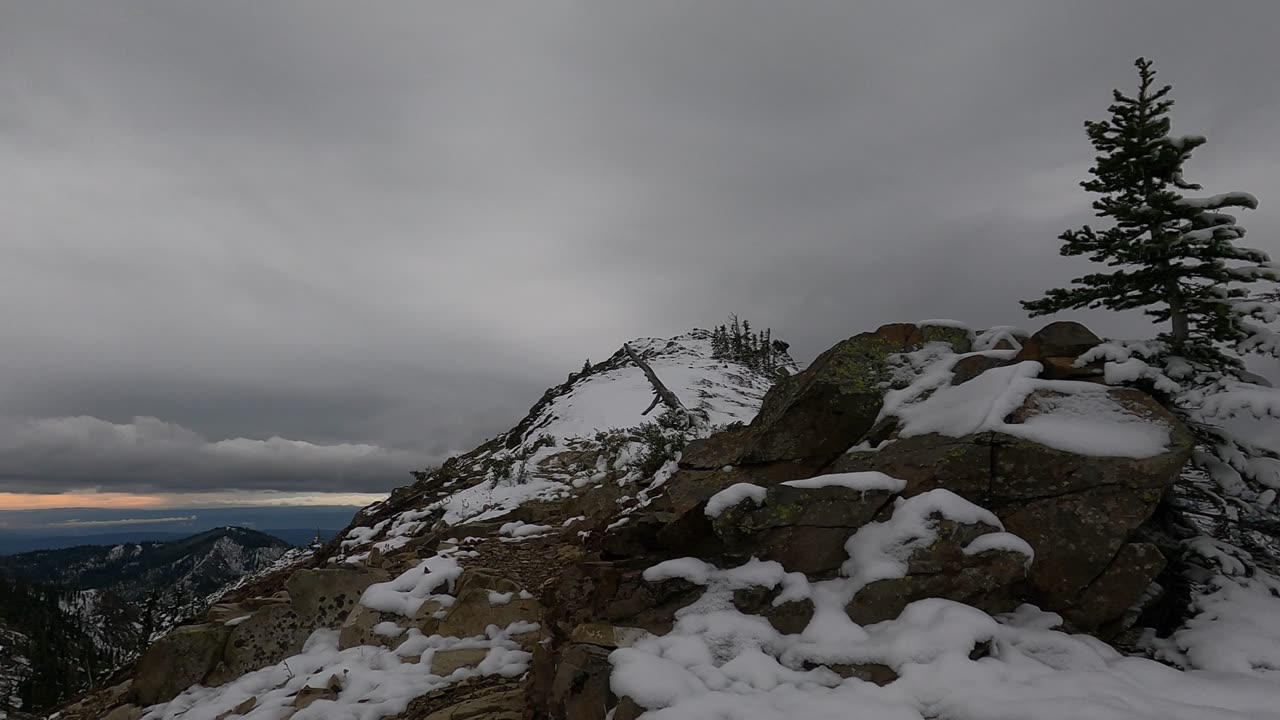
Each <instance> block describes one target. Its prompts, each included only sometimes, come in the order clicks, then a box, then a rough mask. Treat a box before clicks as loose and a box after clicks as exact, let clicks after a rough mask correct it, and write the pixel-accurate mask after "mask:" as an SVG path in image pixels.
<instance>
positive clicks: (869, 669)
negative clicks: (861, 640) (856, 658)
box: [827, 663, 898, 687]
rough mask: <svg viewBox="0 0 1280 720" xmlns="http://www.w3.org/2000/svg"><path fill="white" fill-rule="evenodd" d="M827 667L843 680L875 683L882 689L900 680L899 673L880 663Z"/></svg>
mask: <svg viewBox="0 0 1280 720" xmlns="http://www.w3.org/2000/svg"><path fill="white" fill-rule="evenodd" d="M827 667H828V668H830V669H831V671H832V672H834V673H835V674H837V675H839V676H840V677H842V678H857V679H859V680H864V681H866V682H869V683H875V684H876V685H880V686H881V687H883V686H885V685H888V684H889V683H891V682H894V681H895V680H897V679H898V673H897V671H895V670H894V669H893V668H891V667H889V666H888V665H882V664H880V663H860V664H857V665H848V664H845V663H835V664H832V665H828V666H827Z"/></svg>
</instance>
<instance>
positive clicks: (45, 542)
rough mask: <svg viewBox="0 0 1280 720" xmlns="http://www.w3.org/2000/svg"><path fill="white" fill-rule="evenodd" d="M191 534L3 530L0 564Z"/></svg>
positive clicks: (295, 533) (327, 532)
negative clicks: (24, 555) (57, 552)
mask: <svg viewBox="0 0 1280 720" xmlns="http://www.w3.org/2000/svg"><path fill="white" fill-rule="evenodd" d="M259 532H261V533H262V534H264V535H270V536H272V537H274V538H279V539H280V540H283V541H285V542H286V543H288V544H289V545H293V546H302V545H308V544H310V543H311V541H313V540H315V539H316V538H317V537H319V539H320V540H321V542H327V541H328V540H329V539H331V538H332V537H333V536H334V535H336V534H337V532H338V531H337V530H334V529H331V528H267V529H264V530H260V531H259ZM187 537H191V533H185V532H156V531H140V532H129V531H122V532H113V533H100V534H95V535H30V536H28V535H21V534H18V533H13V532H9V531H4V530H0V565H3V564H4V563H3V560H2V559H3V558H5V557H9V556H13V555H18V554H21V553H32V552H35V551H38V550H60V549H66V548H74V547H77V546H82V545H98V546H101V545H108V546H110V545H121V544H124V543H155V542H173V541H175V540H182V539H183V538H187Z"/></svg>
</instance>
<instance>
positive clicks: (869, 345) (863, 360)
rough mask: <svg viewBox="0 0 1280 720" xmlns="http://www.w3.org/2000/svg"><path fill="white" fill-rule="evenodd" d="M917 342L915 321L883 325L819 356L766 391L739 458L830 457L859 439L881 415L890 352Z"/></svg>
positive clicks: (763, 460)
mask: <svg viewBox="0 0 1280 720" xmlns="http://www.w3.org/2000/svg"><path fill="white" fill-rule="evenodd" d="M921 344H922V338H921V334H920V329H919V328H917V327H916V326H915V325H885V326H883V327H881V328H879V329H878V330H876V331H875V332H870V333H862V334H860V335H855V336H853V337H851V338H849V339H848V340H844V341H843V342H840V343H838V344H837V345H836V346H835V347H833V348H831V349H830V350H827V351H826V352H824V353H823V354H822V355H819V356H818V359H817V360H814V361H813V364H812V365H810V366H809V367H808V368H807V369H806V370H804V371H803V372H801V373H799V374H798V375H795V376H792V377H790V378H788V379H786V380H785V381H783V382H779V383H778V384H777V385H774V386H773V388H772V389H771V390H769V392H768V393H767V394H766V395H765V397H764V401H763V402H762V404H761V406H760V412H759V414H758V415H756V418H755V420H753V421H752V422H751V425H750V426H749V427H748V431H749V433H750V435H751V443H750V445H749V446H748V447H746V448H745V453H744V454H743V456H742V458H741V461H743V462H747V463H766V462H776V461H780V460H797V459H810V458H822V459H824V460H830V459H831V458H833V457H835V456H836V455H838V454H839V453H841V452H843V451H844V450H845V449H846V448H848V447H850V446H852V445H855V444H857V442H858V441H859V440H860V439H861V438H862V436H863V435H864V434H865V433H866V432H867V431H868V430H870V429H871V426H872V425H873V424H875V421H876V417H877V416H878V415H879V414H880V407H881V405H882V404H883V402H884V387H883V385H882V384H883V383H884V381H886V380H887V379H888V377H889V363H888V358H889V356H890V355H893V354H895V353H901V352H909V351H911V350H915V349H918V348H919V347H920V346H921ZM724 464H726V465H731V464H736V463H734V462H726V463H724Z"/></svg>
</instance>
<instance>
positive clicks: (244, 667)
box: [213, 604, 312, 683]
mask: <svg viewBox="0 0 1280 720" xmlns="http://www.w3.org/2000/svg"><path fill="white" fill-rule="evenodd" d="M230 630H231V633H230V636H229V637H228V638H227V643H226V646H225V649H224V650H223V653H222V662H221V664H220V665H219V666H218V670H217V672H216V673H215V676H214V678H213V679H214V680H216V681H218V682H219V683H221V682H225V681H226V680H231V679H234V678H237V677H239V676H241V675H243V674H245V673H247V672H251V671H253V670H257V669H259V668H264V667H266V666H268V665H274V664H276V663H278V662H280V661H281V660H284V659H285V658H287V657H289V656H290V655H296V654H297V653H299V652H301V651H302V644H303V643H304V642H306V640H307V637H308V636H310V635H311V631H312V628H310V627H307V626H306V625H304V624H303V623H302V622H301V620H300V618H299V617H298V614H297V613H295V612H294V611H293V608H292V607H290V606H289V605H284V604H275V605H267V606H265V607H263V608H261V609H259V610H258V611H257V612H255V613H254V614H253V615H250V616H249V619H247V620H245V621H244V622H241V623H240V624H238V625H235V626H233V627H232V628H230Z"/></svg>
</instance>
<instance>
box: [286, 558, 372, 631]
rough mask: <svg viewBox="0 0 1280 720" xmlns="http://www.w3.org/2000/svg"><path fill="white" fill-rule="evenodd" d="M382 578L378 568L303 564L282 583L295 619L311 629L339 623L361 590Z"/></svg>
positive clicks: (331, 626)
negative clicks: (303, 566) (303, 565)
mask: <svg viewBox="0 0 1280 720" xmlns="http://www.w3.org/2000/svg"><path fill="white" fill-rule="evenodd" d="M386 580H387V573H386V572H385V571H383V570H381V569H380V568H370V567H344V568H321V569H311V568H304V569H301V570H295V571H294V572H293V574H292V575H290V576H289V579H288V580H287V581H286V582H285V587H286V588H288V590H289V600H290V603H291V604H292V606H293V611H294V612H295V613H297V616H298V619H299V622H300V623H301V624H302V625H303V626H304V627H306V628H308V629H309V630H315V629H317V628H336V627H338V626H339V625H341V624H342V621H343V620H345V619H346V617H347V615H348V614H349V613H350V612H351V608H353V607H354V606H355V604H356V602H357V601H359V600H360V596H361V595H363V594H364V591H365V590H366V589H368V587H369V586H370V585H372V584H374V583H378V582H386Z"/></svg>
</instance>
